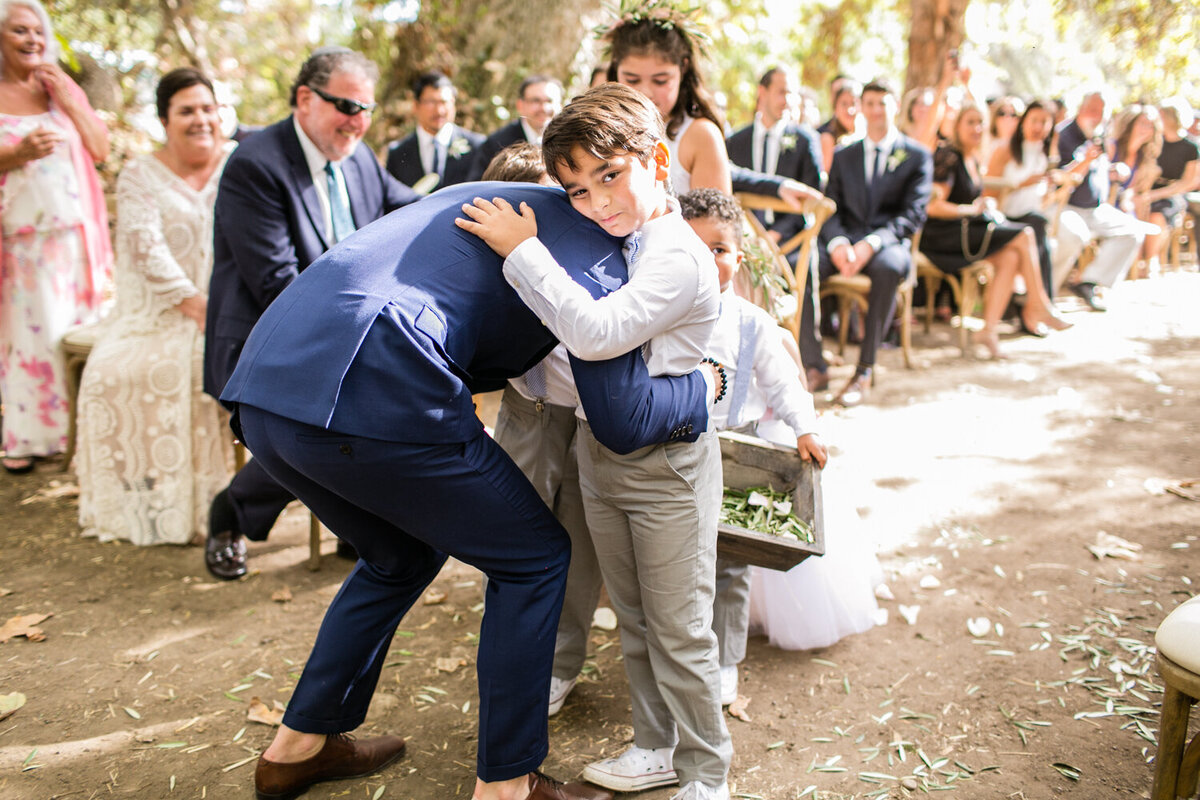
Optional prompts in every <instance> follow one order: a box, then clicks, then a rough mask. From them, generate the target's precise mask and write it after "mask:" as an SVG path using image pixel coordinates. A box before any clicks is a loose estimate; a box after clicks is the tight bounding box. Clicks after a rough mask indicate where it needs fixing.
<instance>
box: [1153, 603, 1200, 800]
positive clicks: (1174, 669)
mask: <svg viewBox="0 0 1200 800" xmlns="http://www.w3.org/2000/svg"><path fill="white" fill-rule="evenodd" d="M1154 644H1155V646H1156V647H1157V648H1158V656H1157V659H1156V660H1157V665H1158V674H1159V677H1161V678H1162V681H1163V699H1162V716H1161V722H1160V724H1159V729H1158V754H1157V755H1156V756H1155V757H1154V786H1153V788H1152V789H1151V791H1150V797H1151V800H1176V798H1177V797H1192V796H1194V795H1195V794H1196V785H1197V778H1198V777H1200V736H1196V737H1195V738H1193V739H1192V742H1191V744H1188V743H1187V735H1188V716H1189V715H1190V713H1191V708H1192V706H1193V705H1195V704H1196V700H1197V699H1198V698H1200V597H1193V598H1192V599H1190V600H1187V601H1185V602H1184V603H1182V604H1181V605H1179V606H1178V607H1176V609H1175V610H1174V611H1172V612H1171V613H1170V614H1168V615H1167V618H1166V619H1164V620H1163V621H1162V624H1161V625H1159V626H1158V632H1157V633H1156V634H1155V635H1154Z"/></svg>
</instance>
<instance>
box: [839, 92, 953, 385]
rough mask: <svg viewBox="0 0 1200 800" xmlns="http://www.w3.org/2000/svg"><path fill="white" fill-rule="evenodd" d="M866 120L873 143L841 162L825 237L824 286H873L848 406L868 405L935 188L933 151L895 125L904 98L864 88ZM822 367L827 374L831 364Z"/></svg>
mask: <svg viewBox="0 0 1200 800" xmlns="http://www.w3.org/2000/svg"><path fill="white" fill-rule="evenodd" d="M862 114H863V116H864V118H865V119H866V121H867V135H866V136H865V137H864V138H863V139H860V140H858V141H856V142H854V143H852V144H849V145H847V146H845V147H843V148H842V149H840V150H838V151H836V152H835V153H834V154H833V163H832V165H831V166H830V168H829V190H828V192H827V196H828V197H829V199H830V200H833V201H834V202H835V203H837V211H836V212H835V213H834V215H833V216H832V217H830V218H829V220H828V221H827V222H826V223H825V225H824V226H823V227H822V228H821V237H820V238H821V244H822V247H821V248H820V250H821V278H822V279H824V278H827V277H830V276H832V275H834V274H835V273H839V274H842V275H857V274H860V273H861V274H863V275H866V276H867V277H868V278H870V279H871V293H870V295H869V296H868V298H867V303H868V306H869V307H868V309H867V315H866V319H865V320H864V322H863V340H862V346H861V347H860V349H859V356H858V367H857V369H855V371H854V377H852V378H851V379H850V381H849V382H848V383H847V384H846V385H845V386H844V387H842V389H841V391H839V392H838V394H837V398H836V400H837V402H840V403H842V404H843V405H847V406H852V405H857V404H859V403H861V402H862V401H863V400H864V399H866V395H867V392H868V389H869V387H870V383H871V369H872V367H874V365H875V350H876V349H877V348H878V347H879V342H880V341H881V340H882V338H883V331H884V327H885V326H886V325H887V324H888V322H889V321H890V320H891V318H892V314H893V313H894V311H895V305H896V289H897V288H898V287H899V285H900V282H901V281H902V280H905V279H906V278H907V277H908V275H909V273H910V272H911V271H912V249H911V240H912V237H913V234H915V233H916V232H917V230H918V229H920V227H921V225H923V224H924V223H925V207H926V206H927V205H928V204H929V193H930V190H931V187H932V185H933V158H932V157H931V156H930V154H929V151H928V150H926V149H925V148H924V147H922V146H921V145H920V144H918V143H917V141H916V140H914V139H910V138H909V137H907V136H905V135H903V134H901V133H900V132H899V131H898V130H896V126H895V125H894V124H893V119H894V118H895V116H896V95H895V92H894V91H893V90H892V88H891V87H890V86H889V85H888V84H886V83H883V82H881V81H873V82H871V83H868V84H867V85H866V86H864V87H863V90H862ZM841 324H842V325H845V324H846V320H841ZM817 366H818V369H820V370H821V371H824V370H825V369H826V368H827V365H826V364H825V362H824V359H822V361H821V363H820V364H818V365H817Z"/></svg>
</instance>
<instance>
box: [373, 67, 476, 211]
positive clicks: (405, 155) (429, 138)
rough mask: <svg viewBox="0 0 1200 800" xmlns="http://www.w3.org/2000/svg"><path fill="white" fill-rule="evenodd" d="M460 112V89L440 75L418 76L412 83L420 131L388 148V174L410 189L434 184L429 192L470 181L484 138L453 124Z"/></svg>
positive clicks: (430, 186)
mask: <svg viewBox="0 0 1200 800" xmlns="http://www.w3.org/2000/svg"><path fill="white" fill-rule="evenodd" d="M457 109H458V106H457V90H456V89H455V88H454V84H453V83H451V82H450V79H449V78H447V77H446V76H445V75H443V74H442V73H440V72H426V73H424V74H422V75H420V76H418V78H417V79H416V80H415V81H414V82H413V113H414V115H415V116H416V118H417V129H416V130H415V131H413V132H412V133H410V134H409V135H408V136H405V137H404V138H403V139H401V140H400V141H398V142H395V143H393V144H392V145H391V147H389V148H388V156H387V171H388V172H390V173H391V174H392V175H393V176H395V178H396V179H397V180H399V181H401V182H402V183H405V184H407V185H409V186H416V185H417V182H418V181H422V179H424V184H423V185H425V184H431V185H429V188H428V189H427V190H426V191H432V190H433V189H440V188H441V187H443V186H453V185H454V184H456V183H463V182H464V181H467V180H470V178H471V167H472V166H473V164H474V161H475V150H476V149H478V147H479V146H480V145H481V144H483V139H484V137H483V134H481V133H475V132H474V131H469V130H467V129H466V128H460V127H459V126H458V125H455V124H454V115H455V113H456V112H457ZM429 175H437V180H436V181H433V179H431V178H429V177H427V176H429Z"/></svg>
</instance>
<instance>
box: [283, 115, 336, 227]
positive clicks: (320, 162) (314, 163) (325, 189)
mask: <svg viewBox="0 0 1200 800" xmlns="http://www.w3.org/2000/svg"><path fill="white" fill-rule="evenodd" d="M292 124H293V125H295V126H296V137H297V138H298V139H299V140H300V149H301V150H302V151H303V152H304V160H305V161H306V162H307V163H308V172H309V174H310V175H312V181H313V187H314V188H316V190H317V199H319V200H320V201H321V218H322V221H323V222H324V224H325V239H326V241H330V242H332V241H333V214H332V213H331V212H330V210H329V184H328V180H329V178H328V176H327V175H326V174H325V165H326V164H328V163H330V161H329V159H328V158H326V157H325V156H324V155H323V154H322V153H321V151H320V150H318V149H317V146H316V145H315V144H313V143H312V139H309V138H308V134H306V133H305V132H304V129H303V128H301V127H300V123H299V122H298V121H297V120H296V118H295V117H293V118H292ZM344 160H345V159H343V161H344ZM332 163H334V164H337V165H338V166H339V167H340V166H341V164H342V162H341V161H334V162H332ZM334 175H336V176H337V185H338V191H339V192H341V194H342V197H343V198H344V199H345V201H346V208H350V195H349V194H348V193H347V192H346V177H345V176H344V175H342V171H341V169H338V170H336V171H335V172H334Z"/></svg>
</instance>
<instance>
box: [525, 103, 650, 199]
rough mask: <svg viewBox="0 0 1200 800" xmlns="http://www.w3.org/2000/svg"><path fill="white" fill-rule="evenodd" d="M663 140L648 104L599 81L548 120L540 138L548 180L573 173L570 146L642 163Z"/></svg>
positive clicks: (604, 155) (600, 155) (595, 153)
mask: <svg viewBox="0 0 1200 800" xmlns="http://www.w3.org/2000/svg"><path fill="white" fill-rule="evenodd" d="M665 139H666V134H665V133H664V129H663V121H662V116H661V115H660V114H659V113H658V109H657V108H655V107H654V104H653V103H651V102H650V100H649V99H648V98H647V97H646V96H645V95H643V94H642V93H641V92H638V91H636V90H634V89H630V88H629V87H628V86H622V85H621V84H619V83H605V84H603V85H601V86H597V87H596V88H594V89H588V90H587V91H586V92H584V93H583V94H581V95H579V96H578V97H576V98H575V99H574V100H572V101H571V102H570V103H568V104H567V106H566V108H564V109H563V110H562V112H561V113H559V114H558V116H556V117H554V119H552V120H550V124H549V125H547V126H546V132H545V133H544V134H543V135H542V160H543V161H544V162H545V164H546V171H547V172H548V173H549V174H550V177H552V178H554V180H556V181H558V182H559V183H562V180H561V179H560V178H559V176H558V170H559V168H560V167H563V166H566V167H567V168H568V169H577V168H578V165H577V164H576V163H575V159H574V158H573V157H572V154H573V152H574V150H575V148H576V147H581V148H583V151H584V152H585V153H588V154H589V155H592V156H594V157H596V158H599V159H607V158H609V157H610V156H614V155H617V154H618V153H620V154H624V153H629V154H631V155H634V156H636V157H637V158H638V159H639V160H641V161H642V162H646V161H648V160H649V159H650V158H651V157H652V156H653V154H654V145H655V144H657V143H658V142H660V141H664V140H665Z"/></svg>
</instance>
